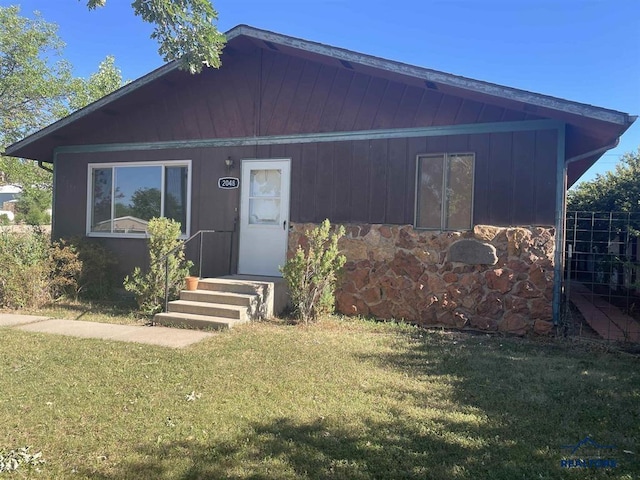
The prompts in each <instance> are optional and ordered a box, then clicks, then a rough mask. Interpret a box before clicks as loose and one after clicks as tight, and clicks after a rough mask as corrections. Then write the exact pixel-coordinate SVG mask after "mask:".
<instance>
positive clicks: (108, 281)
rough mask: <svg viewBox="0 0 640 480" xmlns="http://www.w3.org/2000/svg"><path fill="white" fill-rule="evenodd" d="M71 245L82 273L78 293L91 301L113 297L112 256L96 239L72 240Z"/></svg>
mask: <svg viewBox="0 0 640 480" xmlns="http://www.w3.org/2000/svg"><path fill="white" fill-rule="evenodd" d="M71 243H72V244H73V245H75V248H76V249H77V251H78V258H79V259H80V261H81V262H82V272H81V273H80V278H79V279H78V293H79V295H80V296H81V297H83V298H88V299H91V300H107V299H111V298H112V297H113V292H114V288H115V284H116V282H115V275H116V274H115V266H116V260H115V258H114V256H113V254H112V253H111V252H110V251H109V250H107V249H106V248H105V247H104V246H103V245H102V244H100V243H99V241H97V240H96V239H88V238H73V239H72V240H71Z"/></svg>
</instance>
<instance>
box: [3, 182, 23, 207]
mask: <svg viewBox="0 0 640 480" xmlns="http://www.w3.org/2000/svg"><path fill="white" fill-rule="evenodd" d="M21 193H22V188H20V187H18V186H16V185H1V186H0V210H3V209H4V210H10V209H12V205H13V204H14V203H15V202H14V201H15V200H17V199H18V197H19V196H20V194H21ZM12 202H13V203H12ZM5 203H7V205H5Z"/></svg>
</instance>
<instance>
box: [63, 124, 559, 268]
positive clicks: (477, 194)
mask: <svg viewBox="0 0 640 480" xmlns="http://www.w3.org/2000/svg"><path fill="white" fill-rule="evenodd" d="M556 136H557V134H556V132H555V131H552V130H548V131H538V132H516V133H495V134H478V135H450V136H443V137H425V138H396V139H377V140H359V141H344V142H326V143H307V144H291V145H272V146H247V147H230V148H194V149H185V150H177V149H176V150H152V151H132V152H111V153H107V152H104V153H86V154H81V153H76V154H60V155H59V156H58V161H57V163H56V165H55V171H56V197H55V205H54V208H55V225H54V232H53V236H54V238H58V237H72V236H82V235H84V233H85V228H86V227H85V225H86V195H87V193H88V192H87V171H88V165H89V163H111V162H134V161H135V162H141V161H145V160H147V161H158V160H185V159H189V160H191V161H192V201H191V233H195V232H197V231H198V230H216V231H218V232H222V231H225V232H228V231H233V230H234V229H236V230H237V219H238V215H239V213H238V209H239V206H240V190H221V189H219V188H217V179H218V178H219V177H222V176H227V175H228V172H227V168H226V166H225V162H224V160H225V159H226V158H227V157H231V158H232V159H233V160H234V161H235V166H234V167H233V170H232V171H231V172H230V174H231V175H232V176H238V177H239V176H240V164H241V160H242V159H251V158H290V159H291V199H290V200H291V202H290V204H291V206H290V219H291V221H292V222H314V223H319V222H321V221H322V220H324V219H325V218H329V219H330V220H331V221H332V222H341V223H349V222H361V223H385V224H397V225H404V224H412V223H413V220H414V218H413V217H414V209H415V172H416V157H417V156H418V155H420V154H424V153H445V152H446V153H465V152H472V153H475V158H476V164H475V182H474V206H473V208H474V224H491V225H498V226H509V225H552V224H553V221H554V206H555V193H554V192H555V182H554V178H555V177H554V173H555V161H556V156H555V155H556ZM78 199H81V200H80V201H78ZM97 241H100V242H102V243H103V244H104V245H106V246H107V248H110V249H112V250H114V252H115V253H116V254H117V255H118V257H119V258H120V259H121V262H120V264H121V266H122V268H123V271H122V272H121V274H125V273H128V272H127V271H130V270H131V269H132V268H133V266H136V265H139V266H143V267H144V266H145V262H146V246H145V242H144V240H143V239H118V238H109V239H99V240H97ZM193 245H196V244H195V243H194V244H192V247H191V249H190V252H191V253H194V251H195V250H194V249H196V250H197V247H196V246H193ZM237 251H238V235H237V232H235V233H216V234H210V235H207V236H206V237H205V240H204V243H203V252H204V256H203V274H204V275H221V274H225V273H228V272H229V270H231V271H232V272H234V271H235V268H236V265H237ZM193 258H194V259H195V257H193Z"/></svg>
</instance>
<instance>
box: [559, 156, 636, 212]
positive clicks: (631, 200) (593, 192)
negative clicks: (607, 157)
mask: <svg viewBox="0 0 640 480" xmlns="http://www.w3.org/2000/svg"><path fill="white" fill-rule="evenodd" d="M567 210H571V211H582V212H640V147H639V148H638V150H637V151H636V152H628V153H625V154H624V155H623V156H622V158H621V159H620V162H619V163H618V164H617V165H616V168H615V170H614V171H613V172H607V173H605V174H604V175H600V174H598V175H596V178H595V179H594V180H592V181H590V182H582V183H580V184H578V185H577V186H576V187H575V188H574V189H572V190H569V193H568V198H567Z"/></svg>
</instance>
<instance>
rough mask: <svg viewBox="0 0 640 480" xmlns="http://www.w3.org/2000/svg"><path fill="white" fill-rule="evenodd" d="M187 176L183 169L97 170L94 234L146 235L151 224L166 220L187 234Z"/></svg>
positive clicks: (92, 228)
mask: <svg viewBox="0 0 640 480" xmlns="http://www.w3.org/2000/svg"><path fill="white" fill-rule="evenodd" d="M163 171H164V184H163V182H162V177H163ZM188 174H189V172H188V167H187V166H183V165H181V166H163V165H150V166H127V165H122V166H120V165H118V166H114V167H108V168H94V169H93V170H92V212H91V231H92V232H105V233H135V234H144V233H146V231H147V224H148V222H149V220H151V219H152V218H154V217H161V216H165V217H168V218H172V219H174V220H176V221H178V222H180V225H181V229H182V233H186V224H187V213H186V210H187V201H188V199H187V191H188V185H187V183H188ZM112 212H113V216H112Z"/></svg>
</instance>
